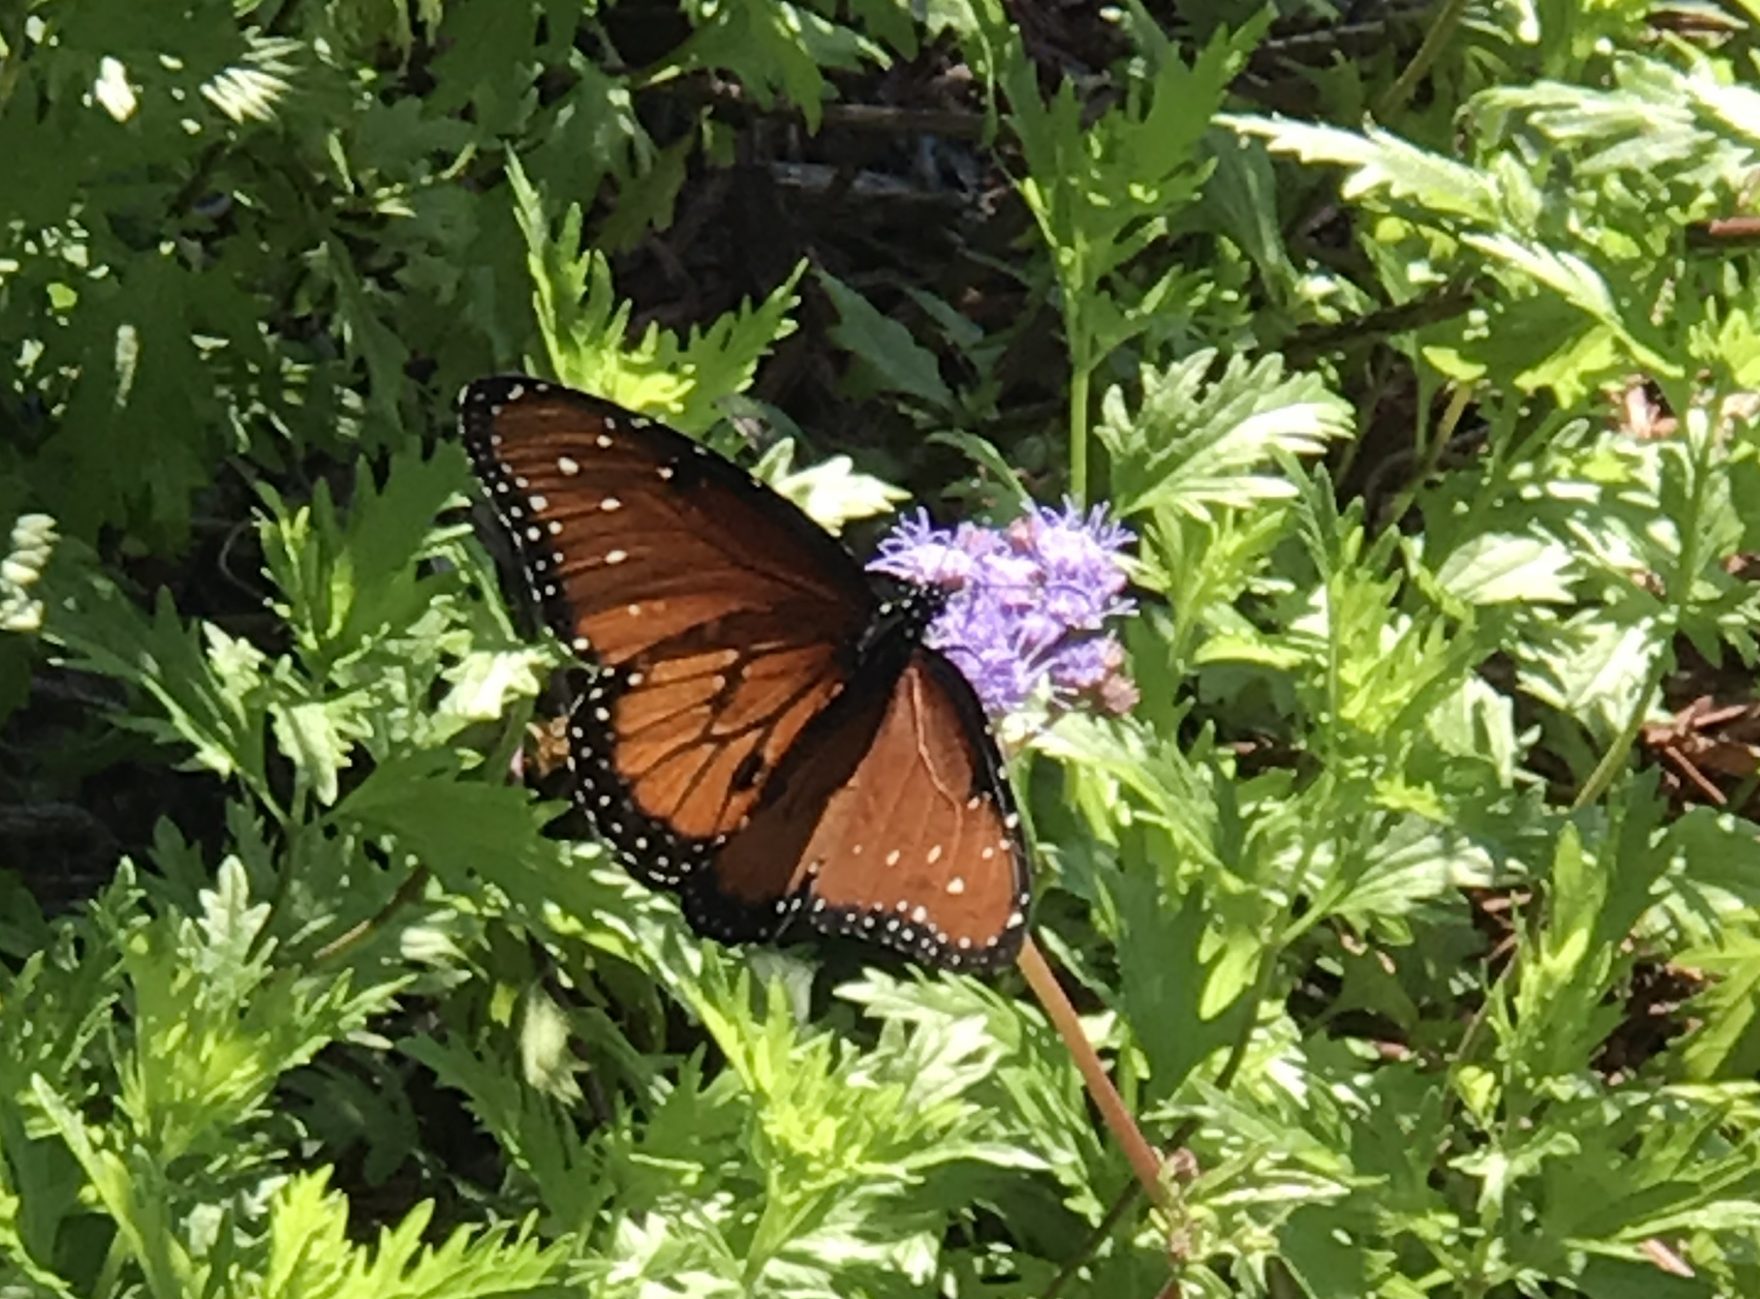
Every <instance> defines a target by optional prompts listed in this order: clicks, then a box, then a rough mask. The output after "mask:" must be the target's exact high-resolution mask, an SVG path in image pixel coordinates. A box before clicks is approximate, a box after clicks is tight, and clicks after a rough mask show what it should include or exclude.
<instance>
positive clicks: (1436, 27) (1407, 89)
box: [1375, 0, 1467, 121]
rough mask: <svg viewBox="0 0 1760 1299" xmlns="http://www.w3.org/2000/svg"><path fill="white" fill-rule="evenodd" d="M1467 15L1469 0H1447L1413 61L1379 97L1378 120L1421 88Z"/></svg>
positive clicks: (1385, 116) (1377, 105)
mask: <svg viewBox="0 0 1760 1299" xmlns="http://www.w3.org/2000/svg"><path fill="white" fill-rule="evenodd" d="M1466 16H1467V0H1447V2H1446V3H1445V4H1444V5H1443V6H1442V10H1441V12H1440V13H1438V14H1437V15H1436V20H1435V21H1434V22H1433V23H1431V24H1430V31H1429V33H1428V34H1427V35H1426V36H1425V37H1424V43H1423V44H1422V45H1420V46H1418V52H1417V53H1416V54H1414V55H1412V61H1411V62H1410V63H1408V64H1406V66H1405V68H1404V69H1403V70H1402V71H1401V72H1400V74H1399V76H1398V78H1397V79H1396V80H1395V81H1394V83H1393V84H1392V85H1391V86H1389V87H1388V88H1387V92H1386V93H1385V94H1384V95H1382V96H1381V98H1380V99H1379V100H1377V101H1376V103H1375V116H1376V118H1377V120H1381V121H1385V120H1386V119H1387V117H1388V115H1389V114H1391V113H1392V112H1393V111H1394V110H1395V109H1397V108H1399V107H1400V105H1402V104H1404V103H1405V102H1406V100H1408V99H1410V98H1411V95H1412V91H1414V90H1416V89H1417V88H1418V83H1419V82H1420V81H1422V80H1423V79H1424V74H1425V73H1426V72H1428V71H1430V65H1431V64H1433V63H1435V62H1436V60H1437V58H1438V57H1439V56H1440V55H1441V54H1442V51H1443V48H1444V47H1445V46H1447V44H1448V42H1449V40H1450V38H1452V37H1453V36H1454V31H1455V28H1457V27H1459V26H1460V25H1461V19H1463V18H1465V17H1466Z"/></svg>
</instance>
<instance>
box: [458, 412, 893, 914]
mask: <svg viewBox="0 0 1760 1299" xmlns="http://www.w3.org/2000/svg"><path fill="white" fill-rule="evenodd" d="M460 419H461V423H462V425H463V429H464V440H465V446H466V449H467V450H468V452H469V454H470V456H471V460H472V464H473V467H474V468H475V470H476V472H477V475H478V477H479V478H481V479H482V481H483V483H484V486H485V488H486V489H487V492H488V495H489V499H490V501H491V503H492V505H493V506H494V508H495V511H496V513H497V514H498V515H499V516H500V519H501V521H502V524H503V525H504V527H505V528H506V530H507V532H508V534H509V535H510V536H511V537H512V539H513V542H514V545H515V547H516V549H517V551H518V559H519V562H520V566H521V568H522V570H523V571H524V573H525V574H526V579H527V581H528V583H529V585H530V588H531V593H532V596H533V597H534V599H535V600H536V601H537V603H538V605H539V606H540V607H541V608H542V610H543V612H544V616H545V619H546V621H547V622H548V623H549V624H550V627H551V629H552V630H553V631H555V633H556V634H557V636H558V637H560V638H561V640H562V641H563V643H564V644H565V645H567V646H569V648H570V649H572V650H573V651H574V653H575V654H576V655H577V656H579V657H580V658H581V660H582V661H583V662H585V663H586V664H588V665H589V666H591V667H593V668H596V669H599V671H598V673H597V674H596V675H595V677H594V679H593V682H592V684H591V685H590V687H589V688H588V691H587V693H586V695H585V696H584V697H583V698H582V700H581V702H580V705H579V706H578V707H577V708H576V711H575V716H574V722H573V726H572V728H571V729H572V731H573V732H574V734H573V737H572V738H573V740H574V754H573V756H574V759H575V767H576V774H577V777H578V783H579V789H578V790H577V796H578V797H579V799H580V801H581V803H582V804H583V806H584V807H585V808H586V810H587V811H588V812H589V813H591V814H592V816H593V817H594V820H595V821H596V823H597V824H598V826H599V829H600V831H601V833H602V834H604V835H605V836H606V837H607V838H608V839H610V840H611V842H612V843H613V844H614V845H615V846H617V847H618V848H620V849H621V850H623V852H624V853H625V854H626V855H627V856H628V857H629V859H630V861H631V863H632V864H633V865H635V866H636V867H637V869H638V871H639V872H640V873H642V874H644V875H646V876H647V877H649V878H650V879H653V880H655V881H656V882H659V883H665V884H670V883H675V882H676V880H677V879H678V878H681V877H682V876H683V875H685V874H688V873H689V872H690V871H691V870H694V869H698V868H701V867H702V866H704V865H705V864H706V863H707V861H708V848H709V847H710V846H712V845H713V844H714V842H715V840H717V839H718V838H719V837H720V836H723V835H725V834H727V833H729V832H730V831H731V830H733V829H734V828H735V827H736V826H738V824H739V823H740V821H741V820H742V819H743V818H744V817H745V816H746V815H747V814H748V813H749V812H750V810H751V808H752V806H753V804H754V803H755V801H756V798H757V796H758V792H759V790H760V788H761V786H762V783H763V777H764V774H765V773H767V772H768V771H770V770H771V769H773V768H774V767H775V765H776V764H777V762H779V761H780V760H781V757H782V755H783V754H784V753H785V752H786V751H787V750H788V747H789V745H790V744H791V743H792V742H793V740H794V738H795V736H796V735H797V734H798V733H799V731H800V728H801V727H802V726H803V725H804V724H805V723H806V721H807V720H808V719H809V718H810V717H811V716H812V715H813V714H814V713H815V712H817V711H818V710H819V709H820V708H822V707H823V706H824V705H825V703H826V702H828V701H829V700H830V699H831V698H833V697H835V695H836V694H837V693H838V692H839V691H840V690H841V688H842V684H843V671H844V663H843V662H842V659H843V657H845V651H846V649H847V647H848V646H849V645H850V644H852V643H853V642H854V640H855V638H856V637H857V636H858V635H859V634H860V632H861V630H862V628H863V627H864V626H865V625H866V624H867V621H868V619H869V618H870V617H871V616H872V611H873V607H874V604H875V601H874V598H873V596H872V594H871V592H870V591H869V589H868V586H867V582H866V580H865V579H864V577H863V576H862V573H861V570H860V569H859V568H857V567H856V565H855V562H854V561H853V560H851V559H850V558H849V556H848V555H847V554H846V553H845V552H844V551H843V550H842V549H841V548H840V547H839V546H838V545H837V543H836V542H835V541H833V540H832V539H831V538H830V537H829V536H827V535H826V534H825V533H824V532H823V531H822V530H820V529H819V528H817V527H816V526H815V525H814V524H813V523H812V522H811V521H810V520H808V519H807V518H806V517H805V516H804V515H802V514H801V513H800V511H799V510H797V509H796V508H795V507H794V506H793V505H792V504H790V503H789V502H787V501H786V500H783V499H782V498H781V497H778V496H776V495H775V494H774V493H772V492H770V491H769V490H768V489H767V488H765V487H764V486H763V485H762V484H760V483H758V482H756V481H755V480H754V479H752V478H751V477H750V476H749V475H747V474H746V473H744V472H743V471H742V470H740V469H739V468H738V467H736V466H735V465H733V464H731V463H729V462H728V461H726V460H723V459H722V458H721V457H719V456H715V455H712V454H709V453H708V452H707V451H705V450H704V448H702V447H700V446H699V445H698V444H696V443H694V442H692V441H691V440H690V439H689V438H686V437H684V436H683V435H682V434H679V433H676V432H674V431H673V430H671V429H668V428H666V427H664V426H662V425H659V424H656V423H654V422H652V421H650V420H647V419H644V418H642V417H640V416H636V415H632V414H630V413H629V412H627V411H624V410H622V409H620V408H619V407H616V406H614V405H612V404H610V403H608V402H602V401H598V400H595V399H594V398H591V397H587V396H585V395H583V394H580V393H576V392H572V391H570V390H569V389H566V388H561V387H558V386H556V385H553V384H546V383H541V382H539V381H536V380H532V379H526V378H521V377H502V378H491V379H483V380H479V381H477V382H476V383H473V384H471V385H470V386H469V387H468V388H466V389H465V391H464V393H463V394H462V395H461V397H460Z"/></svg>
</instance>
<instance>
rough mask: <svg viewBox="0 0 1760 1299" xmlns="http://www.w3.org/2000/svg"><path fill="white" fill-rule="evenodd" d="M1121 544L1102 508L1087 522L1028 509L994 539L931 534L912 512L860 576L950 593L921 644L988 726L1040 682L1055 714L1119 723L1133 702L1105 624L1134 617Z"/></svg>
mask: <svg viewBox="0 0 1760 1299" xmlns="http://www.w3.org/2000/svg"><path fill="white" fill-rule="evenodd" d="M1130 541H1131V534H1130V531H1129V530H1128V529H1127V528H1125V527H1124V526H1122V525H1121V524H1117V523H1113V522H1111V521H1110V520H1109V519H1108V518H1107V517H1106V511H1105V509H1104V507H1101V506H1095V507H1094V508H1093V509H1092V510H1090V511H1088V512H1087V513H1086V514H1084V513H1083V512H1082V511H1081V509H1080V508H1078V507H1077V506H1076V505H1075V504H1074V503H1073V502H1069V503H1066V504H1065V505H1064V507H1063V508H1062V509H1061V510H1058V509H1053V508H1051V507H1050V506H1043V505H1042V506H1037V507H1035V508H1034V509H1033V510H1031V511H1029V512H1028V513H1026V514H1024V515H1022V516H1021V517H1020V518H1018V519H1016V520H1015V521H1014V522H1012V523H1010V524H1009V525H1008V526H1007V527H1005V528H986V527H979V526H977V525H976V524H971V523H961V524H958V525H957V526H955V527H952V528H937V527H936V526H935V525H934V524H933V523H932V522H931V521H930V519H929V516H928V513H927V512H926V511H923V510H918V511H917V513H916V514H914V515H911V516H909V517H906V518H904V519H901V520H900V521H899V523H898V525H897V526H896V527H894V528H893V530H892V532H891V533H890V534H889V535H888V536H887V537H886V538H885V540H883V541H882V542H881V543H880V548H879V552H878V553H877V554H876V555H875V556H874V558H873V560H872V561H870V563H869V564H868V567H869V568H871V569H873V570H875V571H876V572H880V573H887V574H890V575H892V576H893V577H900V578H904V579H906V580H907V581H911V582H917V583H920V584H922V585H924V586H938V587H941V588H942V589H944V590H946V591H947V592H948V593H949V595H948V601H947V607H946V608H945V609H944V610H943V611H942V613H941V616H940V617H938V618H937V619H936V620H935V623H934V625H933V626H931V627H930V629H929V635H928V642H929V644H931V645H933V646H934V647H935V648H936V649H939V650H940V651H941V652H942V653H944V654H946V655H947V657H948V658H950V659H952V660H953V662H954V663H955V664H956V665H957V666H958V667H959V669H960V671H961V672H963V673H965V675H966V679H967V680H969V681H970V682H971V683H972V688H973V689H974V690H976V691H977V692H978V697H979V698H980V699H981V700H983V702H984V707H985V708H986V709H987V710H989V712H990V714H991V715H992V716H1001V715H1003V714H1005V713H1009V712H1013V711H1014V710H1016V709H1018V708H1020V707H1021V705H1022V704H1024V703H1025V702H1026V701H1027V699H1028V698H1029V697H1030V696H1032V694H1033V693H1034V692H1035V691H1036V690H1037V689H1038V688H1039V686H1040V685H1041V684H1042V683H1043V684H1048V685H1049V687H1050V694H1051V700H1052V702H1053V703H1054V704H1056V705H1060V706H1063V707H1078V706H1083V705H1085V706H1088V707H1093V708H1098V709H1101V710H1103V711H1106V712H1111V713H1125V712H1129V711H1130V709H1131V707H1132V706H1133V705H1134V704H1135V703H1136V701H1137V691H1136V687H1135V686H1134V685H1132V684H1131V680H1130V678H1129V677H1128V676H1126V675H1125V671H1124V646H1122V645H1121V644H1119V642H1118V639H1117V638H1116V637H1115V636H1114V635H1113V634H1112V633H1111V632H1109V631H1107V630H1106V628H1105V622H1106V620H1107V619H1108V618H1113V617H1117V616H1119V615H1121V614H1127V613H1129V612H1131V610H1132V609H1133V608H1134V607H1135V606H1134V605H1133V604H1132V602H1131V601H1130V600H1129V599H1127V598H1126V597H1125V595H1124V588H1125V582H1126V574H1125V569H1124V565H1123V563H1122V562H1121V561H1120V553H1121V552H1122V551H1123V549H1124V547H1125V546H1126V545H1128V544H1129V543H1130Z"/></svg>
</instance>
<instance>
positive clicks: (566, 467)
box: [556, 456, 581, 478]
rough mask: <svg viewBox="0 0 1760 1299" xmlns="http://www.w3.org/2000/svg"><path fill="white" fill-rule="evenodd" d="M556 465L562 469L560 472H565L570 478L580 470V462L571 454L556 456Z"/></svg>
mask: <svg viewBox="0 0 1760 1299" xmlns="http://www.w3.org/2000/svg"><path fill="white" fill-rule="evenodd" d="M556 467H557V468H558V469H560V470H562V472H563V473H565V474H567V475H568V476H569V477H570V478H573V477H574V476H575V475H576V474H578V473H579V472H580V471H581V462H580V461H578V460H576V459H574V458H573V457H571V456H557V457H556Z"/></svg>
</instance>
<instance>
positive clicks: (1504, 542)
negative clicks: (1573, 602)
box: [1436, 532, 1576, 604]
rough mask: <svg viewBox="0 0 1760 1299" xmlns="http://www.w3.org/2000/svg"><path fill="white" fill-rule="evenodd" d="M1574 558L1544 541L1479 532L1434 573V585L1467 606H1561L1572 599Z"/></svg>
mask: <svg viewBox="0 0 1760 1299" xmlns="http://www.w3.org/2000/svg"><path fill="white" fill-rule="evenodd" d="M1575 567H1576V558H1575V556H1573V555H1572V554H1571V552H1570V551H1569V550H1568V549H1566V547H1565V546H1564V545H1563V544H1562V543H1560V542H1557V541H1553V540H1550V539H1547V538H1544V537H1534V536H1526V537H1523V536H1511V535H1509V534H1507V533H1491V532H1487V533H1481V534H1479V535H1478V536H1476V537H1474V538H1472V539H1471V540H1470V541H1468V542H1467V543H1466V544H1465V545H1463V546H1461V547H1460V548H1459V549H1458V550H1456V551H1455V552H1454V553H1453V554H1451V555H1449V556H1448V558H1447V559H1445V560H1444V561H1443V562H1442V565H1441V566H1440V567H1439V568H1438V569H1437V570H1436V581H1437V583H1438V584H1439V585H1440V586H1441V587H1442V589H1443V590H1445V591H1447V592H1448V593H1449V594H1450V595H1453V596H1455V597H1456V598H1458V599H1461V600H1465V601H1466V602H1467V603H1468V604H1506V603H1512V602H1521V603H1530V602H1531V603H1536V604H1563V603H1566V602H1568V601H1569V600H1570V599H1571V598H1572V590H1571V586H1572V584H1571V583H1570V582H1569V581H1567V580H1565V575H1566V574H1568V573H1570V572H1571V571H1572V570H1573V569H1574V568H1575Z"/></svg>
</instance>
